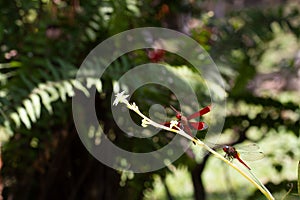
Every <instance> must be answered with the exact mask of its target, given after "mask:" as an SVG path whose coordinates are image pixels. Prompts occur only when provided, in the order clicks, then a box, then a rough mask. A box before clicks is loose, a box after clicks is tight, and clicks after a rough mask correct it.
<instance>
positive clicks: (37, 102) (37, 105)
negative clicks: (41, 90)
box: [30, 94, 41, 119]
mask: <svg viewBox="0 0 300 200" xmlns="http://www.w3.org/2000/svg"><path fill="white" fill-rule="evenodd" d="M30 99H31V101H32V104H33V105H34V107H33V108H34V111H35V116H36V118H37V119H38V118H39V117H40V116H41V102H40V97H39V96H38V95H37V94H31V95H30Z"/></svg>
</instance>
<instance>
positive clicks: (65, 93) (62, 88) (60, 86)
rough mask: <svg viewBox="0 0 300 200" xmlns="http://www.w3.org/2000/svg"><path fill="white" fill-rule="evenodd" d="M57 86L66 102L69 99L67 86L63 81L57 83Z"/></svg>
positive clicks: (63, 100)
mask: <svg viewBox="0 0 300 200" xmlns="http://www.w3.org/2000/svg"><path fill="white" fill-rule="evenodd" d="M56 87H57V89H58V92H59V96H60V98H61V100H62V102H66V101H67V90H66V88H65V87H64V86H63V85H62V84H61V83H57V84H56Z"/></svg>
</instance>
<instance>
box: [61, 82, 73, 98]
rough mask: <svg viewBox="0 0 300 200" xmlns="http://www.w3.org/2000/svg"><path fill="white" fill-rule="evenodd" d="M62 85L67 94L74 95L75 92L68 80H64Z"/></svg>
mask: <svg viewBox="0 0 300 200" xmlns="http://www.w3.org/2000/svg"><path fill="white" fill-rule="evenodd" d="M63 85H64V87H65V89H66V91H67V94H68V96H69V97H73V96H74V95H75V92H74V90H73V87H72V84H71V83H70V82H69V81H64V82H63Z"/></svg>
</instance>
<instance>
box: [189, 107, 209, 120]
mask: <svg viewBox="0 0 300 200" xmlns="http://www.w3.org/2000/svg"><path fill="white" fill-rule="evenodd" d="M210 110H211V106H210V105H209V106H206V107H204V108H202V109H201V110H199V111H198V112H195V113H194V114H192V115H190V116H189V117H187V119H194V118H196V117H200V116H202V115H205V114H206V113H208V112H209V111H210Z"/></svg>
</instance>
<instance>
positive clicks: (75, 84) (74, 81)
mask: <svg viewBox="0 0 300 200" xmlns="http://www.w3.org/2000/svg"><path fill="white" fill-rule="evenodd" d="M71 83H72V84H73V85H74V87H75V88H77V89H78V90H80V91H82V92H83V93H84V94H85V96H87V97H89V96H90V93H89V91H88V90H87V89H86V88H85V87H84V86H83V85H82V83H81V82H80V81H78V80H71Z"/></svg>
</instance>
